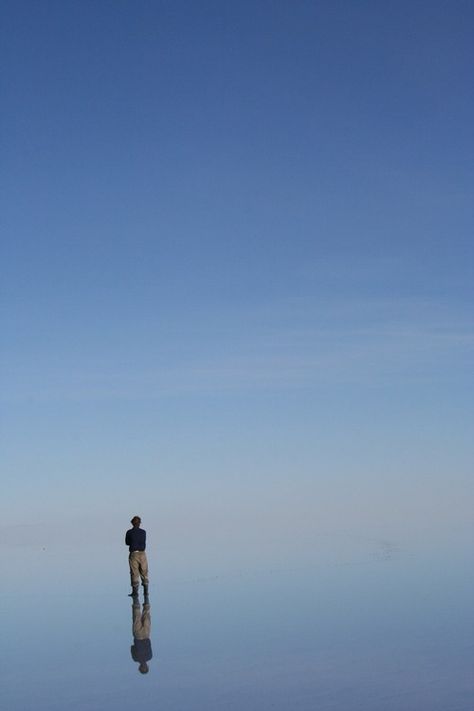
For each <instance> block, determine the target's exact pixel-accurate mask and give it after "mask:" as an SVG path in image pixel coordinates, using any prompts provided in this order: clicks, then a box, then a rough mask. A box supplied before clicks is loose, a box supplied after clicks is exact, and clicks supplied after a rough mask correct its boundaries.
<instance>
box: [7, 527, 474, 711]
mask: <svg viewBox="0 0 474 711" xmlns="http://www.w3.org/2000/svg"><path fill="white" fill-rule="evenodd" d="M458 543H459V545H455V542H453V541H452V542H451V543H450V544H449V545H446V547H445V548H444V549H443V550H440V548H439V546H435V545H433V546H432V547H426V548H425V549H423V548H422V547H420V546H414V547H412V548H410V546H402V547H400V546H397V544H396V543H394V542H391V541H384V540H382V541H378V540H371V539H370V538H367V539H364V538H351V537H350V536H349V537H344V536H341V537H331V536H326V537H321V538H319V539H317V540H315V542H314V546H312V547H311V549H310V550H309V551H306V553H305V554H301V552H300V553H298V554H296V552H295V556H294V557H293V558H292V557H291V556H289V555H288V554H287V553H286V554H285V556H284V557H282V558H281V559H280V560H278V557H277V556H273V558H272V559H271V560H270V559H269V562H268V564H265V563H263V562H262V560H260V561H258V560H255V559H253V562H252V563H251V564H249V565H248V566H247V567H245V565H240V566H239V567H236V566H235V559H234V560H229V561H227V562H226V560H225V556H224V555H222V556H221V557H219V556H218V555H217V556H216V557H215V560H214V561H213V559H212V558H210V557H209V556H205V555H204V554H203V556H202V558H199V556H197V557H196V556H193V557H189V556H188V557H187V556H186V555H185V554H184V552H183V551H178V550H175V551H167V552H166V551H164V552H162V553H161V554H160V553H156V554H153V552H151V553H149V560H150V569H151V576H152V577H151V591H150V613H151V634H150V639H151V647H152V653H153V656H152V658H151V660H150V661H149V663H148V664H149V672H148V673H147V674H141V673H139V670H138V663H137V662H136V661H134V660H133V658H132V654H131V645H132V644H133V630H132V612H133V610H132V602H131V600H130V598H129V597H127V593H128V577H127V563H126V555H124V553H123V551H122V550H120V551H116V550H114V549H112V548H111V549H106V550H105V551H97V550H96V549H94V550H93V551H89V552H85V551H84V550H83V549H82V548H80V547H79V546H72V547H70V548H67V547H56V548H55V547H51V546H42V545H41V544H40V542H38V543H37V544H31V543H29V544H26V543H25V544H23V545H3V546H0V556H1V562H2V568H3V570H4V572H5V573H8V577H10V576H12V578H10V583H9V584H7V585H4V587H3V592H2V596H1V598H0V604H1V616H2V641H1V676H2V708H4V709H6V711H20V710H21V711H27V710H29V709H31V710H33V709H34V710H35V711H42V710H43V709H44V710H45V711H46V709H48V710H49V711H55V710H56V709H58V710H59V709H64V708H66V707H68V708H70V709H73V710H75V709H77V710H81V711H95V710H97V711H99V710H100V711H107V710H108V709H110V710H112V709H113V710H114V711H121V709H124V710H125V709H127V710H128V709H129V708H130V707H131V705H134V704H136V703H140V704H142V707H143V708H147V707H149V708H159V709H166V710H167V711H174V710H178V709H179V710H180V711H182V709H187V708H192V709H198V710H199V709H232V710H233V709H235V710H245V711H247V710H248V711H253V710H254V709H255V710H257V709H258V710H259V711H260V710H261V709H276V710H277V711H278V710H280V709H281V710H282V711H283V709H284V710H285V711H287V710H288V709H301V710H302V711H303V710H304V711H307V710H308V711H309V710H313V709H320V710H322V711H325V710H328V711H329V710H331V711H347V710H349V709H350V710H352V709H353V710H354V711H355V710H357V711H358V710H359V709H360V710H361V711H362V710H364V711H380V710H381V709H383V710H384V711H392V710H393V711H412V710H413V711H415V709H416V710H417V711H425V710H426V711H471V709H472V707H473V692H474V684H473V682H472V676H471V672H472V668H473V661H474V646H473V643H472V622H473V613H472V610H471V606H470V599H471V596H472V592H473V579H472V573H471V571H472V561H471V560H470V558H469V555H468V545H467V542H466V539H465V538H464V537H461V538H460V540H459V541H458ZM191 558H192V559H191ZM270 558H271V557H270ZM242 559H243V560H244V559H245V556H243V558H242ZM241 562H242V561H241Z"/></svg>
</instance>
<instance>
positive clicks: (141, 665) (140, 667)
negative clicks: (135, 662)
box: [138, 662, 149, 674]
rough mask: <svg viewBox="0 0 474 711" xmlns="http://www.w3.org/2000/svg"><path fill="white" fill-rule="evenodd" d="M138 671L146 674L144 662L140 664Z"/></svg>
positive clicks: (146, 669) (146, 668)
mask: <svg viewBox="0 0 474 711" xmlns="http://www.w3.org/2000/svg"><path fill="white" fill-rule="evenodd" d="M138 669H139V671H140V673H141V674H148V671H149V670H148V664H147V663H146V662H142V663H141V664H140V666H139V667H138Z"/></svg>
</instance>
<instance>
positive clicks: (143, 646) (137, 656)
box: [130, 637, 153, 664]
mask: <svg viewBox="0 0 474 711" xmlns="http://www.w3.org/2000/svg"><path fill="white" fill-rule="evenodd" d="M133 642H134V643H133V644H132V646H131V647H130V652H131V654H132V659H133V661H134V662H140V664H143V662H149V661H150V659H151V658H152V656H153V652H152V651H151V641H150V640H149V639H136V638H135V637H134V639H133Z"/></svg>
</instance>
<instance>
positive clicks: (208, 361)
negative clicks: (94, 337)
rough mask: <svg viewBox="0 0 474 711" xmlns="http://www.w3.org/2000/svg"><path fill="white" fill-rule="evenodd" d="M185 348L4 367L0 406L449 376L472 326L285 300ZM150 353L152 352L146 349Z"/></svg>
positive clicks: (358, 304) (451, 318)
mask: <svg viewBox="0 0 474 711" xmlns="http://www.w3.org/2000/svg"><path fill="white" fill-rule="evenodd" d="M186 343H187V346H186V348H183V349H181V350H180V348H179V344H176V345H175V347H174V348H173V349H172V350H173V351H174V357H172V356H171V355H170V352H171V351H168V352H166V351H165V349H163V348H159V347H158V345H157V344H155V350H154V354H153V352H152V353H151V354H150V352H147V353H146V357H145V353H143V354H140V353H137V351H135V352H130V354H128V357H127V354H125V357H124V354H123V353H122V354H121V361H120V362H119V361H118V359H117V358H116V357H115V355H114V353H113V352H112V351H111V352H109V353H107V354H105V356H104V355H101V357H98V358H97V359H95V358H93V357H88V358H85V357H81V356H80V355H79V356H75V355H74V354H72V353H71V354H69V356H68V357H67V358H66V360H65V361H64V362H59V361H58V362H57V363H56V364H54V363H51V362H50V363H49V364H45V363H36V364H35V363H33V362H28V361H26V362H24V363H23V365H21V364H19V365H17V366H16V367H12V366H11V365H10V377H8V367H7V368H6V369H4V373H5V372H6V373H7V378H6V379H5V382H4V387H3V395H2V398H3V399H4V400H11V399H14V400H16V399H28V398H31V399H39V400H42V399H73V400H89V399H95V398H97V399H109V398H112V399H113V398H127V399H128V398H131V399H142V398H156V397H160V396H169V395H177V396H178V395H185V394H192V393H215V392H222V393H225V392H232V391H239V390H249V389H251V390H255V389H259V388H260V389H269V388H271V389H283V388H285V389H286V388H300V387H318V386H328V385H329V386H330V385H332V384H340V383H357V384H369V383H375V384H383V383H389V382H393V381H396V382H400V381H403V380H408V381H409V382H413V381H416V380H426V379H432V378H439V377H443V378H450V377H453V376H455V375H458V374H459V373H460V372H462V371H463V370H466V372H467V368H468V366H469V364H470V363H471V360H472V354H473V346H474V328H473V325H472V323H471V322H470V321H469V320H468V318H467V317H466V315H465V314H464V313H461V312H460V311H454V310H453V308H452V307H450V306H448V305H447V304H445V303H443V302H439V301H434V300H429V299H410V298H404V299H400V298H397V299H390V298H364V299H360V298H359V299H351V298H340V299H329V298H326V299H298V298H297V299H287V300H286V301H284V302H283V301H282V302H279V303H273V304H266V305H261V306H260V307H259V308H255V309H252V310H251V311H249V312H248V313H242V312H239V313H238V314H237V313H234V314H232V313H228V314H227V319H226V320H225V321H222V322H221V323H220V324H219V325H218V326H214V329H212V328H209V327H208V328H207V330H206V332H205V333H204V334H202V333H200V331H199V327H198V326H196V327H195V328H194V329H192V328H191V329H190V332H189V333H188V334H186ZM152 351H153V349H152Z"/></svg>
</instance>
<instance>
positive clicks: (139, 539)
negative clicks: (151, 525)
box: [125, 527, 146, 553]
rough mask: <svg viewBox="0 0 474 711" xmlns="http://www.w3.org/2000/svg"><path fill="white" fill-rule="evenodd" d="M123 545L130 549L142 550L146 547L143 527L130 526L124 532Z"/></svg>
mask: <svg viewBox="0 0 474 711" xmlns="http://www.w3.org/2000/svg"><path fill="white" fill-rule="evenodd" d="M125 545H126V546H128V550H129V551H130V553H131V552H132V551H144V550H145V548H146V531H144V530H143V528H135V527H133V528H130V529H129V530H128V531H127V533H126V534H125Z"/></svg>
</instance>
